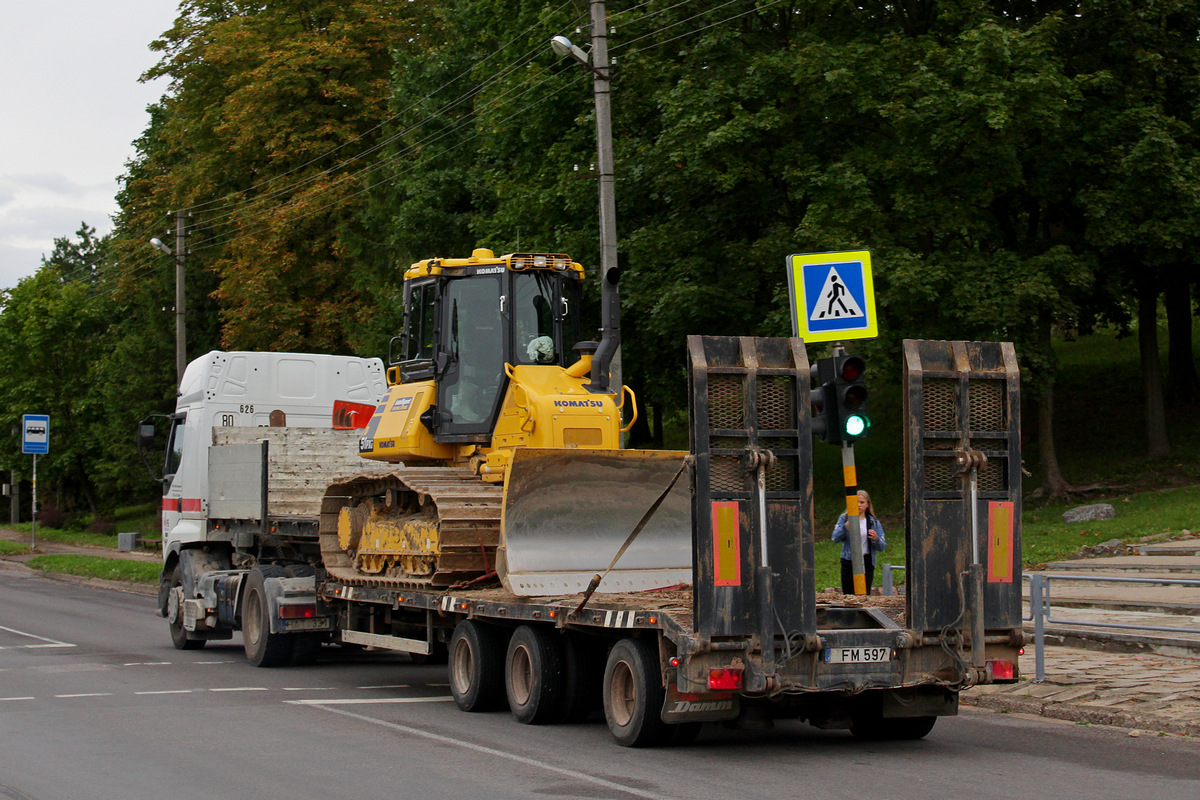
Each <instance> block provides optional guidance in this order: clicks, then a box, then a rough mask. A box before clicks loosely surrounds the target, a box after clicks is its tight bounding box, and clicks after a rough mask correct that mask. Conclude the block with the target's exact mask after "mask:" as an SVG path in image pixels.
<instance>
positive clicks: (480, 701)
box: [449, 619, 505, 711]
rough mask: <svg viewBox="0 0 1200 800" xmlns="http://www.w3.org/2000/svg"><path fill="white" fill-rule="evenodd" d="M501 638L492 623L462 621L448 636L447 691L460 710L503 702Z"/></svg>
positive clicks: (486, 709) (487, 708) (488, 706)
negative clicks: (449, 636)
mask: <svg viewBox="0 0 1200 800" xmlns="http://www.w3.org/2000/svg"><path fill="white" fill-rule="evenodd" d="M504 650H505V642H504V637H503V636H502V635H501V633H500V631H499V630H497V629H496V628H495V627H494V626H491V625H483V624H481V623H478V622H475V621H474V620H469V619H468V620H463V621H462V622H460V623H458V625H457V626H455V628H454V635H453V636H452V637H451V638H450V660H449V673H450V693H451V694H453V695H454V702H455V703H457V704H458V707H459V708H461V709H462V710H463V711H490V710H492V709H494V708H498V707H499V706H500V705H501V704H502V703H503V702H504Z"/></svg>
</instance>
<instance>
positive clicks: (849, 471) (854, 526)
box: [842, 441, 867, 594]
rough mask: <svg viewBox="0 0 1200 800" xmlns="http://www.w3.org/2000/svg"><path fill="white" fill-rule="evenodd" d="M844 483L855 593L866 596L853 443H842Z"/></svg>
mask: <svg viewBox="0 0 1200 800" xmlns="http://www.w3.org/2000/svg"><path fill="white" fill-rule="evenodd" d="M842 481H843V482H844V483H845V485H846V541H848V542H849V543H850V564H851V567H852V568H853V570H854V593H855V594H866V593H867V572H866V569H865V568H864V564H863V546H862V534H861V532H860V528H861V525H860V523H859V520H858V475H857V473H856V470H855V469H854V443H853V442H846V441H843V442H842Z"/></svg>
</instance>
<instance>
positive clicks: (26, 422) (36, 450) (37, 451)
mask: <svg viewBox="0 0 1200 800" xmlns="http://www.w3.org/2000/svg"><path fill="white" fill-rule="evenodd" d="M21 452H22V453H24V454H25V455H38V456H44V455H46V454H47V453H49V452H50V415H49V414H26V415H25V416H24V417H22V418H21Z"/></svg>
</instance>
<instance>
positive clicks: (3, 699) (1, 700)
mask: <svg viewBox="0 0 1200 800" xmlns="http://www.w3.org/2000/svg"><path fill="white" fill-rule="evenodd" d="M32 699H33V698H32V697H0V703H10V702H13V701H14V700H32Z"/></svg>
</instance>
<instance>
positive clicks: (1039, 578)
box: [882, 564, 1200, 683]
mask: <svg viewBox="0 0 1200 800" xmlns="http://www.w3.org/2000/svg"><path fill="white" fill-rule="evenodd" d="M898 569H904V565H903V564H884V565H883V581H882V583H883V586H882V593H883V594H884V595H886V596H891V595H893V594H895V592H896V590H895V583H894V579H893V573H894V572H895V571H896V570H898ZM1021 577H1022V578H1024V579H1025V580H1028V581H1029V614H1028V615H1027V616H1023V617H1022V619H1023V620H1025V621H1026V622H1032V623H1033V647H1034V658H1035V662H1036V665H1037V666H1036V669H1035V675H1034V682H1035V683H1041V682H1043V681H1045V680H1046V654H1045V644H1046V623H1057V624H1059V625H1076V626H1079V627H1086V628H1118V629H1121V630H1134V631H1155V632H1158V633H1200V628H1184V627H1178V626H1171V627H1167V626H1162V625H1136V624H1130V623H1124V622H1098V621H1088V622H1080V621H1079V620H1077V619H1056V618H1055V617H1054V616H1053V615H1052V606H1051V603H1050V581H1051V580H1057V581H1087V582H1089V583H1143V584H1153V585H1155V586H1195V587H1200V579H1196V578H1118V577H1109V576H1102V575H1044V574H1038V575H1022V576H1021ZM1197 613H1200V609H1197Z"/></svg>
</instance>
